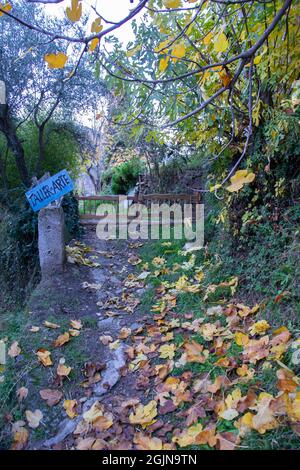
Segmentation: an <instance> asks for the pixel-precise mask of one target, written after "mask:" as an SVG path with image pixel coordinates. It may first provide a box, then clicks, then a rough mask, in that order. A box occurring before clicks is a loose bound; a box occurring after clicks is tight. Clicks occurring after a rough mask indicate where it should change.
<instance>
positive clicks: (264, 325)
mask: <svg viewBox="0 0 300 470" xmlns="http://www.w3.org/2000/svg"><path fill="white" fill-rule="evenodd" d="M269 328H271V327H270V325H269V323H268V322H267V321H266V320H260V321H257V322H256V323H254V325H252V326H251V327H250V328H249V331H250V335H251V336H254V335H263V334H264V333H265V332H266V331H267V330H269Z"/></svg>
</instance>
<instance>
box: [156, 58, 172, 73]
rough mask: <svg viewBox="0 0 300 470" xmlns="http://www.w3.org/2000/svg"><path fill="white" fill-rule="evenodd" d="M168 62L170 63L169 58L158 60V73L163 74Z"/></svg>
mask: <svg viewBox="0 0 300 470" xmlns="http://www.w3.org/2000/svg"><path fill="white" fill-rule="evenodd" d="M169 61H170V57H163V58H162V59H160V61H159V65H158V70H159V71H160V72H164V71H165V70H166V69H167V67H168V64H169Z"/></svg>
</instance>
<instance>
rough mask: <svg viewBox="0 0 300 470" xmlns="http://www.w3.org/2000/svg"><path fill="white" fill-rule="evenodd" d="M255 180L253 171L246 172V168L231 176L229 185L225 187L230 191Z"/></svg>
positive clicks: (235, 190) (232, 191)
mask: <svg viewBox="0 0 300 470" xmlns="http://www.w3.org/2000/svg"><path fill="white" fill-rule="evenodd" d="M254 180H255V174H254V173H248V170H238V171H237V172H236V173H235V174H234V175H233V176H232V177H231V178H230V181H231V185H230V186H228V187H227V188H226V189H227V191H229V192H230V193H234V192H237V191H239V190H240V189H242V188H243V187H244V185H245V184H248V183H252V181H254Z"/></svg>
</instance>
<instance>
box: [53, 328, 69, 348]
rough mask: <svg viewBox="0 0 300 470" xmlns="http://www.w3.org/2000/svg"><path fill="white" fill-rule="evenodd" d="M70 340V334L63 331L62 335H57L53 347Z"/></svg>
mask: <svg viewBox="0 0 300 470" xmlns="http://www.w3.org/2000/svg"><path fill="white" fill-rule="evenodd" d="M69 341H70V335H69V333H68V332H66V333H63V334H62V335H59V336H58V338H57V339H56V340H55V341H54V347H55V348H59V347H60V346H63V345H64V344H65V343H68V342H69Z"/></svg>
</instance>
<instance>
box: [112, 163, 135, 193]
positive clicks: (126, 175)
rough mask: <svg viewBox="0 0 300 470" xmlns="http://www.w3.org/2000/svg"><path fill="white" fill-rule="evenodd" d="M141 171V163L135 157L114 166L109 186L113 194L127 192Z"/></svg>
mask: <svg viewBox="0 0 300 470" xmlns="http://www.w3.org/2000/svg"><path fill="white" fill-rule="evenodd" d="M140 172H141V164H140V162H139V160H138V159H137V158H133V159H132V160H130V161H129V162H125V163H122V164H121V165H119V166H117V167H115V169H114V171H113V175H112V183H111V188H112V192H113V193H114V194H127V192H128V191H129V189H131V188H133V187H134V186H135V185H136V183H137V181H138V177H139V174H140Z"/></svg>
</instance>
